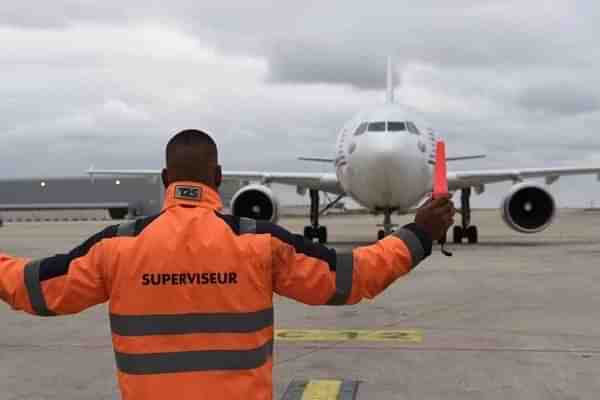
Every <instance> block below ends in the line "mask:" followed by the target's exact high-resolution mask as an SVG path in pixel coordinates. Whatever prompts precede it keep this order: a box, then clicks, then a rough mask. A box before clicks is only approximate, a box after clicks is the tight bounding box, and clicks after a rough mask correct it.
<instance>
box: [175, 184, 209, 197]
mask: <svg viewBox="0 0 600 400" xmlns="http://www.w3.org/2000/svg"><path fill="white" fill-rule="evenodd" d="M201 197H202V188H201V187H198V186H175V198H176V199H181V200H192V201H200V199H201Z"/></svg>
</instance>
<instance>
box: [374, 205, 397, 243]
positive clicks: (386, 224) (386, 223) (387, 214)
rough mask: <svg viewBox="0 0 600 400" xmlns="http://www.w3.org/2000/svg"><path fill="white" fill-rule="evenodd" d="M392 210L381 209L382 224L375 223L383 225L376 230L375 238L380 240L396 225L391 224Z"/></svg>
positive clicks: (391, 231)
mask: <svg viewBox="0 0 600 400" xmlns="http://www.w3.org/2000/svg"><path fill="white" fill-rule="evenodd" d="M393 211H394V210H392V209H391V208H386V209H385V210H384V211H383V224H381V225H377V226H381V227H383V229H380V230H379V231H378V232H377V240H381V239H383V238H384V237H386V236H387V235H389V234H391V233H393V232H394V228H396V227H398V224H392V212H393Z"/></svg>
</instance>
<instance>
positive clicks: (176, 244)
mask: <svg viewBox="0 0 600 400" xmlns="http://www.w3.org/2000/svg"><path fill="white" fill-rule="evenodd" d="M221 207H222V205H221V200H220V198H219V195H218V194H217V193H216V192H215V191H213V190H212V189H210V188H208V187H206V186H204V185H200V184H198V183H192V182H177V183H175V184H173V185H171V186H170V187H169V188H168V190H167V192H166V194H165V204H164V208H163V211H162V213H161V214H160V215H158V216H153V217H149V218H143V219H139V220H137V221H134V222H130V223H124V224H121V225H116V226H110V227H108V228H106V229H104V230H103V231H102V232H99V233H98V234H96V235H94V236H93V237H91V238H90V239H88V240H87V241H86V242H85V243H83V244H82V245H80V246H79V247H77V248H75V249H74V250H72V251H71V252H69V253H67V254H59V255H55V256H53V257H48V258H45V259H42V260H34V261H31V260H27V259H22V258H14V257H10V256H7V255H4V254H0V299H2V300H4V301H5V302H7V303H8V304H10V305H11V306H12V307H13V308H15V309H20V310H24V311H26V312H28V313H32V314H36V315H40V316H55V315H62V314H71V313H76V312H79V311H82V310H84V309H86V308H88V307H90V306H93V305H95V304H99V303H103V302H105V301H109V302H110V304H109V309H110V323H111V330H112V337H113V345H114V350H115V357H116V364H117V370H118V378H119V386H120V389H121V392H122V396H123V398H124V399H127V400H138V399H140V400H141V399H165V398H173V399H197V398H207V399H271V398H272V352H273V293H278V294H280V295H282V296H286V297H290V298H292V299H296V300H298V301H300V302H303V303H306V304H314V305H325V304H330V305H341V304H354V303H357V302H359V301H360V300H361V299H363V298H365V297H366V298H372V297H374V296H376V295H377V294H378V293H380V292H381V291H382V290H384V289H385V288H386V287H387V286H388V285H390V284H391V283H392V282H393V281H394V280H396V279H397V278H398V277H400V276H402V275H404V274H406V273H407V272H408V271H410V269H412V268H413V267H414V266H416V264H418V263H419V262H420V261H421V260H422V259H423V258H424V257H426V256H427V255H429V254H430V253H431V241H430V240H429V239H428V238H426V237H425V235H423V234H422V232H420V231H419V230H418V229H417V228H416V227H414V225H413V226H411V225H409V226H407V227H405V228H403V229H401V230H400V231H399V232H398V233H397V235H394V236H391V237H388V238H386V239H384V240H380V241H378V242H377V243H375V244H374V245H371V246H365V247H359V248H356V249H354V250H353V251H352V252H351V253H350V254H338V253H337V252H336V251H335V250H333V249H330V248H327V247H325V246H322V245H319V244H315V243H312V242H311V241H308V240H306V239H304V238H303V237H302V236H299V235H294V234H291V233H289V232H288V231H287V230H285V229H283V228H282V227H280V226H277V225H274V224H271V223H267V222H260V221H254V220H250V219H244V218H238V217H233V216H228V215H222V214H220V213H219V212H218V210H219V209H220V208H221Z"/></svg>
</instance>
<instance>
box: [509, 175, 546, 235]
mask: <svg viewBox="0 0 600 400" xmlns="http://www.w3.org/2000/svg"><path fill="white" fill-rule="evenodd" d="M555 214H556V205H555V203H554V198H553V197H552V195H551V194H550V193H549V192H548V191H547V190H546V189H544V188H542V187H540V186H537V185H533V184H529V183H521V184H518V185H515V186H513V187H512V189H511V190H510V192H508V194H507V195H506V197H505V198H504V200H503V201H502V217H503V218H504V222H506V224H507V225H508V226H509V227H511V228H512V229H514V230H516V231H518V232H521V233H537V232H541V231H543V230H544V229H546V228H548V227H549V226H550V224H552V221H553V220H554V216H555Z"/></svg>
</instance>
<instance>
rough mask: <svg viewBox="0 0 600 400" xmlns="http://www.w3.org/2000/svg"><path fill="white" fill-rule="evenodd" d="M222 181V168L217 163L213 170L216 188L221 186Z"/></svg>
mask: <svg viewBox="0 0 600 400" xmlns="http://www.w3.org/2000/svg"><path fill="white" fill-rule="evenodd" d="M222 182H223V170H222V169H221V166H220V165H217V168H216V171H215V186H216V187H217V188H219V187H220V186H221V183H222Z"/></svg>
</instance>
